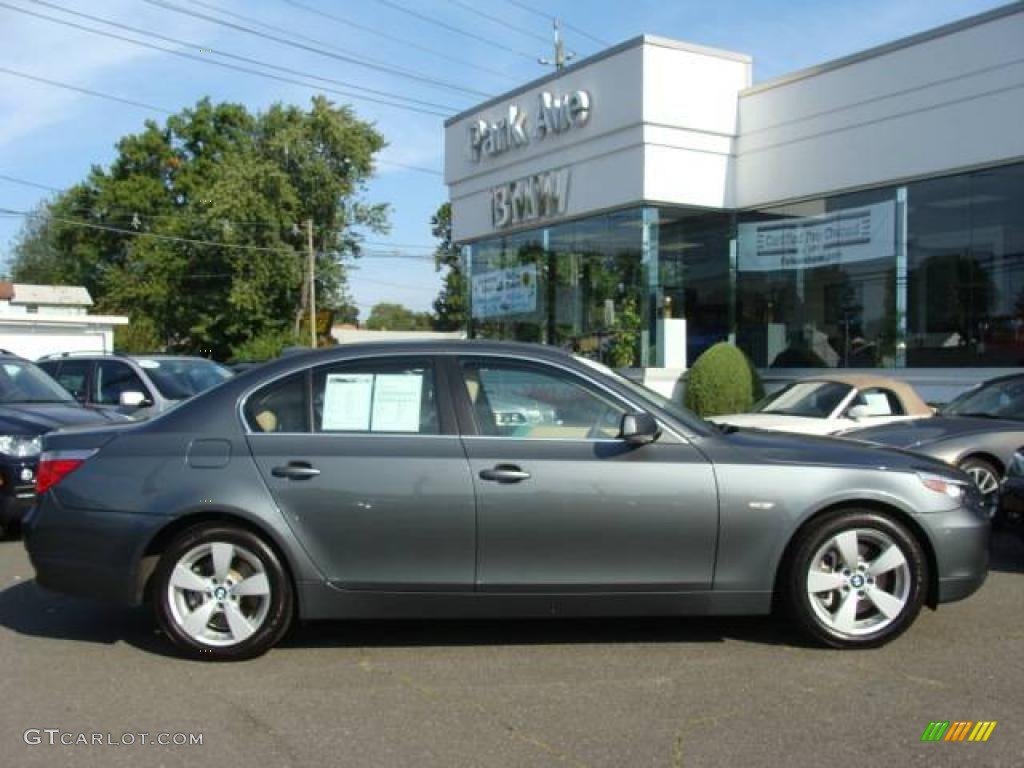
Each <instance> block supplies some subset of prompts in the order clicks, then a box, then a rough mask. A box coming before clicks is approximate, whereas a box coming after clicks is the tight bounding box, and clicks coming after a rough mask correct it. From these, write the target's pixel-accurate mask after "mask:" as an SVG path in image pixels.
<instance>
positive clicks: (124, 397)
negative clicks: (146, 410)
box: [120, 391, 152, 408]
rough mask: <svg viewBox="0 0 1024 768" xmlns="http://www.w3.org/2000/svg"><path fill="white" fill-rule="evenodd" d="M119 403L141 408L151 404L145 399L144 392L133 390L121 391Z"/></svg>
mask: <svg viewBox="0 0 1024 768" xmlns="http://www.w3.org/2000/svg"><path fill="white" fill-rule="evenodd" d="M120 403H121V405H123V406H126V407H128V408H142V407H143V406H146V405H152V403H151V402H150V401H149V400H147V399H146V396H145V395H144V394H142V393H141V392H134V391H129V392H122V393H121V397H120Z"/></svg>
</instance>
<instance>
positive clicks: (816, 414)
mask: <svg viewBox="0 0 1024 768" xmlns="http://www.w3.org/2000/svg"><path fill="white" fill-rule="evenodd" d="M852 389H853V387H851V386H850V385H849V384H840V383H838V382H835V381H795V382H793V383H792V384H788V385H787V386H785V387H783V388H782V389H780V390H779V391H778V392H773V393H772V394H770V395H768V397H766V398H764V399H763V400H761V401H760V402H758V403H755V404H754V407H753V408H751V411H752V412H753V413H777V414H780V415H785V416H807V417H810V418H815V419H827V418H828V417H829V416H831V415H832V413H833V412H834V411H835V410H836V408H838V407H839V404H840V403H841V402H843V400H844V399H845V398H846V397H847V396H848V395H849V394H850V391H851V390H852Z"/></svg>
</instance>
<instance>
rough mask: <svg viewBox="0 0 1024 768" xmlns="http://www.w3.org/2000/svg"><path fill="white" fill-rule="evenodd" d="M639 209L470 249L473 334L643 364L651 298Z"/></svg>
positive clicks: (617, 362)
mask: <svg viewBox="0 0 1024 768" xmlns="http://www.w3.org/2000/svg"><path fill="white" fill-rule="evenodd" d="M641 233H642V216H641V211H640V209H632V210H628V211H618V212H615V213H608V214H604V215H601V216H594V217H591V218H588V219H583V220H580V221H573V222H566V223H564V224H558V225H555V226H552V227H550V228H547V229H544V230H533V231H530V232H526V233H517V234H515V235H510V236H508V237H504V238H500V239H494V240H486V241H482V242H479V243H474V244H473V245H472V246H471V247H470V256H469V260H470V281H469V282H470V307H471V315H472V328H471V333H472V335H473V336H475V337H479V338H495V339H516V340H520V341H542V342H545V343H549V344H554V345H556V346H560V347H563V348H565V349H570V350H573V351H575V352H577V353H580V354H583V355H586V356H588V357H592V358H594V359H596V360H601V361H602V362H606V363H608V364H609V365H612V366H615V367H633V366H637V365H639V364H640V340H641V331H642V330H643V318H644V311H645V306H646V296H645V293H644V290H643V265H642V263H641V244H642V239H641Z"/></svg>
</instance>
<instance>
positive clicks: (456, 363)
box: [449, 354, 675, 443]
mask: <svg viewBox="0 0 1024 768" xmlns="http://www.w3.org/2000/svg"><path fill="white" fill-rule="evenodd" d="M466 363H491V364H496V365H508V366H521V367H524V368H532V369H535V370H537V371H539V372H540V373H542V374H546V375H548V376H553V377H568V378H569V379H570V380H571V381H572V383H574V384H576V385H577V386H579V387H580V388H581V389H583V390H584V391H586V392H588V393H590V394H592V395H593V396H595V397H597V398H599V399H603V400H611V401H612V402H613V403H614V404H615V405H617V406H618V407H619V408H621V409H622V411H623V413H639V412H646V413H651V411H650V410H649V409H647V408H642V407H638V406H637V405H636V404H635V403H633V402H631V401H629V400H628V399H626V398H624V397H623V396H622V395H621V394H619V393H618V392H616V391H615V390H613V389H611V388H609V387H606V386H604V385H602V384H601V383H600V382H596V381H594V380H593V379H591V378H589V377H587V376H585V375H584V374H582V373H581V372H579V371H576V370H574V369H572V368H569V367H566V366H561V365H557V364H554V363H550V362H548V361H544V360H532V359H529V358H514V357H507V356H504V355H488V354H470V355H452V356H451V359H450V360H449V378H450V379H451V381H452V396H453V398H454V399H455V405H456V413H457V415H458V418H459V425H460V427H461V430H462V436H463V437H464V438H481V439H485V440H505V441H511V440H520V441H523V440H525V441H529V442H536V441H545V442H563V443H564V442H574V443H621V442H622V439H621V438H619V437H525V436H524V437H517V436H515V435H488V434H485V433H483V432H481V431H480V427H479V424H478V422H477V418H476V409H475V408H474V407H473V403H472V402H471V401H470V399H469V392H467V391H466V382H465V379H464V377H463V366H464V365H465V364H466ZM652 415H655V414H653V413H652ZM655 418H657V420H658V424H659V425H660V426H661V427H662V431H663V439H664V435H666V434H671V435H673V436H674V435H675V430H671V429H670V430H668V431H666V430H665V420H664V419H663V418H661V417H660V416H658V415H655Z"/></svg>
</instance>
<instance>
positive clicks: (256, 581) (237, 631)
mask: <svg viewBox="0 0 1024 768" xmlns="http://www.w3.org/2000/svg"><path fill="white" fill-rule="evenodd" d="M245 585H247V586H245ZM152 599H153V604H154V610H155V612H156V618H157V621H158V622H159V623H160V626H161V628H162V629H163V631H164V632H165V633H166V634H167V636H168V637H169V638H170V639H171V641H172V642H173V643H174V644H175V645H176V646H177V647H178V648H180V649H181V650H182V651H183V652H184V653H185V654H186V655H187V656H191V657H193V658H197V659H206V660H212V661H238V660H241V659H251V658H253V657H255V656H259V655H261V654H263V653H266V651H268V650H269V649H270V648H272V647H273V646H274V645H276V644H277V642H278V641H279V640H280V639H281V638H282V637H284V635H285V633H286V632H287V631H288V628H289V627H290V625H291V623H292V618H293V615H294V611H295V597H294V590H293V588H292V583H291V579H290V578H289V576H288V574H287V572H286V571H285V569H284V567H283V566H282V564H281V561H280V560H279V559H278V557H277V555H276V554H275V553H274V550H273V549H271V548H270V547H269V546H268V545H267V543H266V542H265V541H264V540H263V539H262V538H260V537H259V536H257V535H256V534H254V533H252V532H250V531H248V530H245V529H244V528H237V527H234V526H230V525H224V524H211V525H200V526H197V527H195V528H190V529H188V530H187V531H185V532H184V533H183V534H182V535H181V536H179V537H178V538H176V539H175V540H174V541H173V542H172V543H171V544H170V546H168V547H167V549H166V550H165V551H164V553H163V555H162V556H161V557H160V562H159V563H158V564H157V568H156V571H155V573H154V582H153V591H152ZM204 619H205V622H204Z"/></svg>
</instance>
